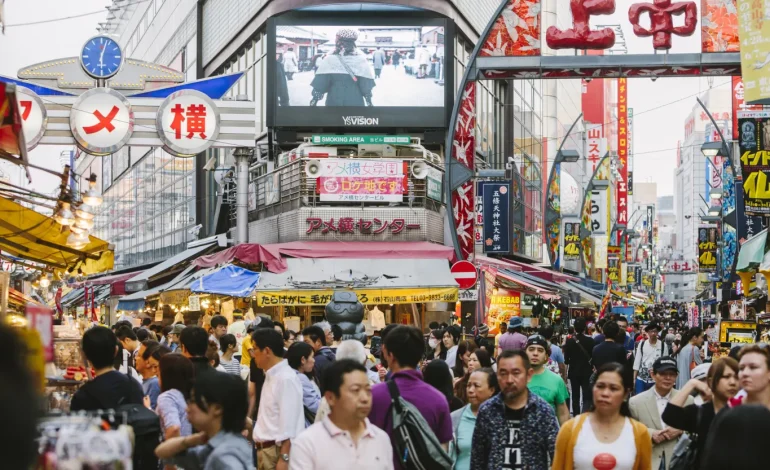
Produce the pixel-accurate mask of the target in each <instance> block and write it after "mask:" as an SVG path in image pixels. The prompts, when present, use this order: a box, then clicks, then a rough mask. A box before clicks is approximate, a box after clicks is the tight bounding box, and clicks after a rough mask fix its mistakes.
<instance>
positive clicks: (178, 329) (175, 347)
mask: <svg viewBox="0 0 770 470" xmlns="http://www.w3.org/2000/svg"><path fill="white" fill-rule="evenodd" d="M183 330H184V325H180V324H176V325H174V326H173V327H172V328H171V330H169V332H168V335H167V336H166V345H167V346H168V348H169V349H171V352H181V351H179V347H180V345H181V343H180V339H179V338H180V336H181V335H182V331H183Z"/></svg>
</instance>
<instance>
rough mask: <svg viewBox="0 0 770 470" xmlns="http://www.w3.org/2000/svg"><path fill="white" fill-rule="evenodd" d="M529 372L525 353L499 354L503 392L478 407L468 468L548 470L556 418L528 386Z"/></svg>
mask: <svg viewBox="0 0 770 470" xmlns="http://www.w3.org/2000/svg"><path fill="white" fill-rule="evenodd" d="M533 373H534V370H533V369H532V366H531V364H530V362H529V357H527V353H526V352H525V351H522V350H519V349H516V350H504V351H503V352H502V353H500V356H499V357H498V359H497V382H498V383H499V385H500V390H501V392H500V393H498V394H497V395H495V396H494V397H492V398H490V399H489V400H487V402H486V403H484V404H483V405H481V409H480V410H479V414H478V415H477V417H476V428H475V429H474V430H473V441H472V446H471V447H472V450H471V470H490V469H505V468H510V469H525V468H528V469H532V470H547V469H548V468H549V462H551V461H553V457H554V449H555V446H556V435H557V434H558V433H559V422H558V421H557V420H556V413H555V412H554V410H553V408H552V407H551V405H549V404H548V403H546V401H545V400H543V399H542V398H540V397H539V396H537V395H535V394H534V393H532V392H530V391H529V388H527V384H528V383H529V381H530V379H532V374H533Z"/></svg>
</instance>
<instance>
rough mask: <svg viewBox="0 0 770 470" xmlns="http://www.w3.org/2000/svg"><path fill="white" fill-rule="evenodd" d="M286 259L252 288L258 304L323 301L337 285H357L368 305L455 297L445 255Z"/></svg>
mask: <svg viewBox="0 0 770 470" xmlns="http://www.w3.org/2000/svg"><path fill="white" fill-rule="evenodd" d="M341 245H347V243H345V244H341ZM413 255H416V253H415V254H413ZM284 262H285V263H286V270H285V271H283V272H281V273H270V272H265V273H262V275H261V277H260V280H259V285H258V287H257V290H256V297H257V304H258V305H259V306H268V307H269V306H281V305H285V306H302V305H326V304H328V303H329V301H330V300H331V297H332V294H333V293H334V291H340V290H348V291H350V290H352V291H355V292H356V294H357V295H358V300H359V301H360V302H361V303H363V304H370V305H376V304H410V303H422V302H456V301H457V294H458V285H457V283H456V282H455V280H454V277H453V276H452V274H451V273H450V272H449V263H448V262H447V261H446V259H420V258H419V257H417V256H415V258H412V259H293V258H290V259H286V260H284Z"/></svg>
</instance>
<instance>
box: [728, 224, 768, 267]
mask: <svg viewBox="0 0 770 470" xmlns="http://www.w3.org/2000/svg"><path fill="white" fill-rule="evenodd" d="M766 242H767V229H764V230H762V231H761V232H759V233H758V234H756V235H754V236H753V237H751V238H749V239H748V240H746V241H745V242H743V245H741V249H740V251H739V252H738V263H737V264H736V266H735V270H736V271H738V272H741V271H743V272H746V271H756V270H757V268H759V265H760V264H761V263H762V260H763V259H764V257H765V244H766Z"/></svg>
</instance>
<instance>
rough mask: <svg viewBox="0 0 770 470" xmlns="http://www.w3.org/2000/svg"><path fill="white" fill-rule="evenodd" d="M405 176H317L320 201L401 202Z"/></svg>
mask: <svg viewBox="0 0 770 470" xmlns="http://www.w3.org/2000/svg"><path fill="white" fill-rule="evenodd" d="M404 179H405V177H403V176H402V177H373V178H357V177H354V178H351V177H322V178H318V184H317V185H316V188H318V192H319V193H320V196H321V201H337V202H338V201H345V202H402V201H403V200H404V193H405V192H406V188H407V186H406V185H405V184H404Z"/></svg>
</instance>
